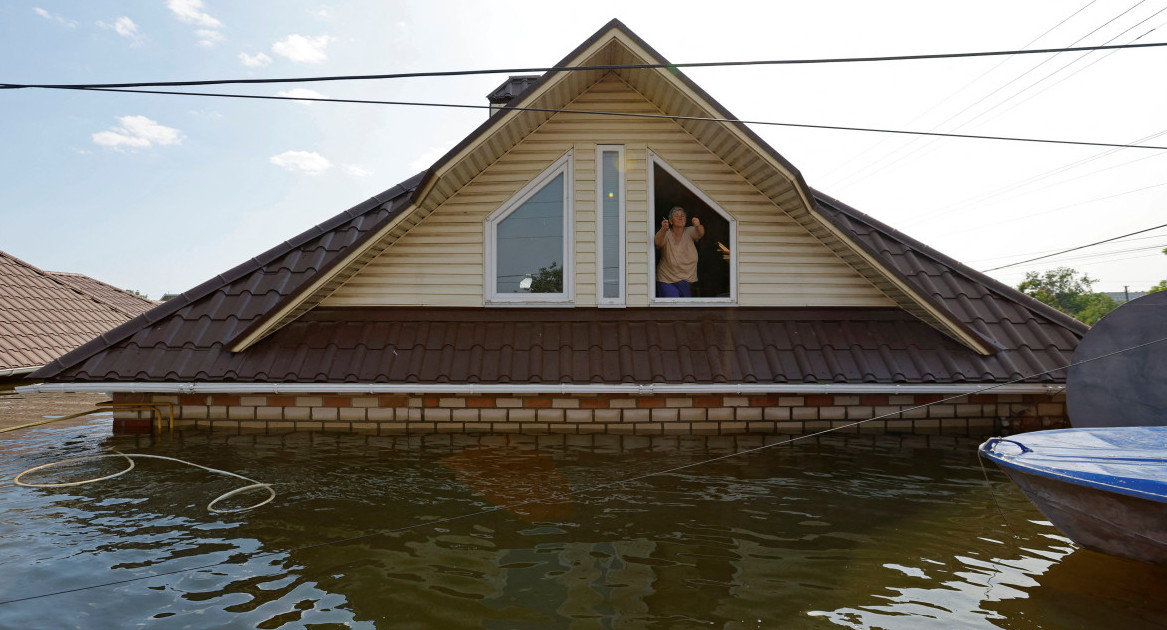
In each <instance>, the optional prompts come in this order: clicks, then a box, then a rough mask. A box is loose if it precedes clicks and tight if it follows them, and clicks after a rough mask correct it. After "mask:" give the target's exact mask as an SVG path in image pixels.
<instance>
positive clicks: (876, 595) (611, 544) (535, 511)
mask: <svg viewBox="0 0 1167 630" xmlns="http://www.w3.org/2000/svg"><path fill="white" fill-rule="evenodd" d="M107 426H108V420H106V421H105V422H103V421H102V419H96V420H93V421H89V422H87V423H84V424H80V425H75V426H72V427H46V428H40V429H36V430H30V431H27V432H24V433H22V434H21V436H20V437H13V436H8V437H5V438H4V439H0V451H3V457H2V459H0V474H3V475H5V476H6V477H7V478H8V479H11V478H12V477H13V476H15V475H16V474H17V473H19V472H21V471H22V470H24V469H26V468H29V467H32V466H35V465H38V464H43V463H48V462H50V461H55V460H58V459H63V458H66V457H71V456H78V455H83V454H89V453H95V452H106V451H108V450H110V449H118V450H123V451H126V452H141V453H152V454H159V455H166V456H172V457H178V458H182V459H185V460H188V461H192V462H196V463H199V464H202V465H206V466H211V467H213V468H219V469H223V470H230V471H233V472H237V473H239V474H242V475H245V476H247V477H251V478H254V479H258V480H260V481H266V482H273V483H275V484H276V488H277V492H278V493H279V494H278V496H277V498H276V500H275V501H274V502H273V503H271V504H268V505H267V506H264V507H263V508H260V509H259V510H255V511H252V512H248V513H244V514H238V515H213V514H210V513H208V512H207V511H206V510H205V505H206V503H207V501H208V500H209V499H210V498H213V497H214V496H216V495H218V494H219V493H221V492H225V491H227V490H229V489H231V487H233V482H232V481H230V480H223V479H219V478H217V477H215V476H211V475H207V474H204V473H200V472H199V471H197V470H194V469H190V468H189V467H184V466H180V465H168V464H166V463H165V462H142V463H140V465H139V468H138V469H136V470H135V471H134V472H133V473H131V474H127V475H125V476H123V477H119V478H117V479H114V480H110V481H109V482H106V483H105V484H103V485H98V486H83V487H81V488H70V489H59V490H30V489H26V488H16V487H12V486H6V487H4V488H0V502H2V505H3V512H2V513H3V521H2V522H0V570H3V572H4V574H5V575H7V576H11V577H15V578H18V579H13V580H10V582H9V584H7V585H6V587H5V588H4V591H3V595H0V599H3V600H12V599H18V598H21V597H29V596H35V595H39V594H43V593H50V592H58V591H71V592H65V593H62V594H59V595H54V596H52V597H47V598H43V599H33V600H28V601H21V602H16V603H10V604H6V605H3V606H0V627H5V628H6V627H129V626H135V627H138V626H141V627H157V628H183V627H190V628H206V627H228V628H230V627H239V628H256V627H258V628H281V627H282V628H298V627H309V626H310V627H323V628H328V627H336V628H341V627H355V628H378V627H385V628H390V627H391V628H464V627H483V628H557V627H558V628H593V627H594V628H686V627H718V628H752V627H765V628H769V627H795V628H798V627H807V628H815V627H850V628H868V627H872V628H874V627H879V628H915V627H928V628H934V627H937V626H938V625H943V626H944V627H950V626H955V627H969V628H990V627H1002V628H1037V627H1065V628H1073V627H1099V626H1102V625H1105V626H1107V627H1109V626H1112V625H1121V626H1124V627H1125V628H1126V629H1130V628H1139V627H1156V623H1157V622H1158V620H1160V619H1163V618H1164V617H1163V615H1164V613H1167V610H1165V609H1167V604H1165V603H1162V602H1160V601H1158V599H1159V598H1158V597H1157V594H1158V593H1161V592H1162V589H1163V588H1164V587H1167V572H1165V571H1163V570H1161V569H1157V568H1154V567H1144V566H1142V565H1137V564H1135V563H1130V562H1127V561H1123V560H1119V559H1112V558H1108V557H1105V556H1101V555H1099V554H1094V553H1092V552H1088V551H1082V550H1075V549H1074V548H1073V546H1072V545H1071V544H1069V543H1068V541H1066V540H1065V539H1063V538H1061V537H1060V536H1058V535H1057V532H1056V530H1054V529H1053V528H1052V527H1051V526H1049V524H1048V523H1044V522H1043V521H1042V520H1041V516H1040V514H1039V513H1037V512H1036V511H1035V510H1034V509H1033V508H1032V507H1031V506H1030V505H1029V503H1028V502H1027V501H1026V500H1025V499H1024V497H1022V496H1021V495H1020V493H1019V492H1017V491H1016V490H1015V489H1014V488H1013V486H1012V485H1010V484H1008V482H1007V481H1006V480H1005V478H1004V477H1003V476H1001V475H999V474H998V473H996V472H995V471H989V475H990V478H991V479H992V480H993V485H992V486H991V487H990V486H989V485H987V484H986V482H985V478H984V473H983V472H982V469H981V467H980V465H979V463H978V462H977V460H976V456H975V446H976V444H977V442H978V440H977V439H963V438H952V437H940V438H926V437H921V436H909V437H904V438H895V437H876V436H848V437H841V436H840V437H830V438H825V439H819V440H814V441H807V442H800V443H797V444H796V445H794V446H778V447H774V448H770V449H766V450H763V451H760V452H757V453H752V454H749V455H745V456H741V457H735V458H731V459H725V460H721V461H717V462H713V463H710V464H706V465H702V466H701V467H699V468H692V469H685V470H679V471H675V472H672V473H669V474H665V475H661V476H652V477H644V478H641V479H637V480H635V481H631V482H628V483H626V484H621V485H616V486H607V487H599V486H603V485H604V484H607V483H608V482H611V481H614V480H617V479H624V478H629V477H637V476H640V475H643V474H646V473H648V472H651V471H655V470H663V469H671V468H675V467H677V466H680V465H683V464H688V463H692V462H696V461H701V460H704V459H708V458H710V457H717V456H721V455H725V454H728V453H731V452H735V451H738V450H743V449H746V448H753V447H757V446H760V445H762V444H763V441H762V438H758V437H746V436H743V437H710V438H703V437H670V438H663V437H662V438H643V437H615V436H541V437H519V436H510V437H507V436H490V437H482V438H479V437H466V436H426V437H377V436H364V435H329V434H288V435H223V434H204V433H196V432H186V433H178V434H175V435H174V436H162V437H160V438H149V437H146V438H132V437H112V436H109V435H108V430H107V428H106V427H107ZM100 465H101V464H94V465H93V466H94V467H95V470H93V471H79V473H82V472H100V471H99V470H96V468H97V467H99V466H100ZM110 465H114V464H110ZM566 488H571V489H573V490H574V491H575V494H574V496H572V498H571V500H570V501H563V500H558V501H554V502H550V503H548V504H538V503H526V502H528V501H531V500H532V499H534V498H537V497H538V496H541V495H544V496H545V495H553V494H557V493H561V492H562V491H563V490H564V489H566ZM588 488H593V489H592V490H588ZM541 493H542V494H541ZM244 500H245V499H244ZM518 503H524V505H522V506H516V504H518ZM997 506H1000V509H998V507H997ZM500 507H509V509H499V508H500ZM483 512H485V513H483ZM468 515H471V516H468ZM143 575H146V576H150V575H154V576H155V577H148V578H147V579H140V580H134V581H124V580H132V579H134V578H137V577H140V576H143ZM100 583H110V584H108V585H107V586H104V587H102V588H98V589H91V590H89V589H85V590H72V589H84V587H86V586H89V585H94V584H100Z"/></svg>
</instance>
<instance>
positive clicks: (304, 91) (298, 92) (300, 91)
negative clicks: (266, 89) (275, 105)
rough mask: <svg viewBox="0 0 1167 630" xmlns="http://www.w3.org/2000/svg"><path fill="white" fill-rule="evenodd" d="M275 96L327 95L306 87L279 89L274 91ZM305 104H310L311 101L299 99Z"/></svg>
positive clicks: (320, 96) (316, 96)
mask: <svg viewBox="0 0 1167 630" xmlns="http://www.w3.org/2000/svg"><path fill="white" fill-rule="evenodd" d="M276 96H283V97H286V98H328V97H327V96H325V95H323V94H321V93H320V92H317V91H316V90H309V89H308V88H292V89H290V90H280V91H279V92H276ZM300 102H301V103H304V104H305V105H311V104H312V101H300Z"/></svg>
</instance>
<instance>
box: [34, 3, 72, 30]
mask: <svg viewBox="0 0 1167 630" xmlns="http://www.w3.org/2000/svg"><path fill="white" fill-rule="evenodd" d="M32 10H33V11H34V12H35V13H36V14H37V15H39V16H41V17H43V18H44V19H46V20H48V21H50V22H56V23H57V24H60V25H62V26H64V27H65V28H77V22H75V21H73V20H66V19H65V18H63V17H61V16H60V15H59V14H56V13H49V12H48V11H45V10H44V9H42V8H40V7H33V8H32Z"/></svg>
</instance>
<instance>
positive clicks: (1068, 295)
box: [1017, 267, 1118, 325]
mask: <svg viewBox="0 0 1167 630" xmlns="http://www.w3.org/2000/svg"><path fill="white" fill-rule="evenodd" d="M1095 282H1097V280H1096V279H1094V278H1091V277H1090V276H1088V275H1086V274H1081V275H1079V274H1078V272H1077V271H1075V270H1073V269H1071V268H1069V267H1058V268H1057V269H1054V270H1053V271H1047V272H1045V273H1044V274H1038V273H1037V272H1036V271H1031V272H1029V273H1027V274H1025V280H1023V281H1022V282H1021V284H1019V285H1017V288H1018V289H1020V290H1021V292H1022V293H1024V294H1026V295H1028V296H1030V297H1033V298H1036V299H1037V300H1040V301H1042V302H1045V303H1046V304H1049V305H1050V306H1052V307H1054V308H1056V309H1058V310H1059V311H1061V312H1063V313H1065V314H1067V315H1069V316H1070V317H1073V318H1075V319H1077V320H1078V321H1080V322H1083V323H1086V324H1090V325H1093V324H1095V323H1096V322H1098V320H1100V319H1102V316H1103V315H1106V314H1107V313H1109V312H1110V311H1113V310H1114V309H1115V308H1116V307H1117V306H1118V304H1117V303H1116V302H1115V301H1114V298H1111V297H1110V296H1108V295H1105V294H1103V293H1095V292H1093V291H1092V290H1091V289H1092V288H1093V286H1094V283H1095Z"/></svg>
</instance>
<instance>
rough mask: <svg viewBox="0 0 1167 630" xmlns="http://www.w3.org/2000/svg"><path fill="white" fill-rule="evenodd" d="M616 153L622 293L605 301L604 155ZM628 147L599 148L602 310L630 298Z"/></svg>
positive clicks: (599, 291)
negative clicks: (626, 163) (626, 167)
mask: <svg viewBox="0 0 1167 630" xmlns="http://www.w3.org/2000/svg"><path fill="white" fill-rule="evenodd" d="M605 153H616V154H617V156H618V157H617V158H616V160H617V164H619V165H620V178H619V192H618V193H617V195H619V202H620V203H619V219H618V220H619V226H618V229H619V236H618V237H617V238H619V241H620V242H619V257H620V260H619V262H618V264H619V277H620V289H619V293H620V294H619V295H618V296H617V297H614V298H612V297H604V262H605V261H604V173H603V169H604V154H605ZM624 163H625V162H624V145H622V144H600V145H596V303H597V304H598V305H600V306H625V305H626V303H627V296H628V285H627V270H628V267H627V262H628V254H627V252H628V237H627V232H626V231H625V229H624V222H625V213H626V212H627V208H628V198H627V195H628V190H627V187H626V185H625V182H626V180H627V177H626V172H627V169H625V168H623V166H624Z"/></svg>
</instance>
